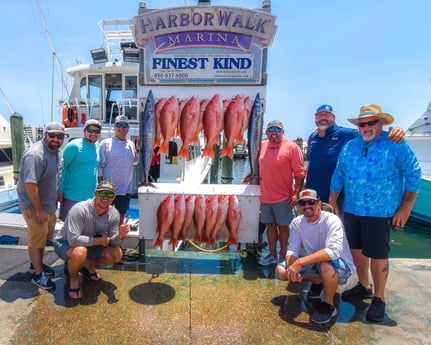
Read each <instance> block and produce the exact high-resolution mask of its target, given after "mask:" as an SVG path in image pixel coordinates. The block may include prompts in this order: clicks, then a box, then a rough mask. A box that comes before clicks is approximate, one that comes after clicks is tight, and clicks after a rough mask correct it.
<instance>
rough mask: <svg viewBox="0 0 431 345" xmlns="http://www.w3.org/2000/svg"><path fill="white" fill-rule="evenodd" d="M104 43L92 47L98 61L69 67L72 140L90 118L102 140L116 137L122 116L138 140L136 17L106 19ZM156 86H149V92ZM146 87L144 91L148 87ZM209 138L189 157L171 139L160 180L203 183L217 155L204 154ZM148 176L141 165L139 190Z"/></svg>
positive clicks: (65, 108) (67, 116)
mask: <svg viewBox="0 0 431 345" xmlns="http://www.w3.org/2000/svg"><path fill="white" fill-rule="evenodd" d="M99 27H100V29H101V31H102V33H103V37H104V44H103V47H102V48H96V49H92V50H91V51H90V53H91V57H92V60H93V61H92V63H89V64H84V63H79V64H78V65H76V66H73V67H70V68H68V69H67V70H66V72H67V74H68V75H69V76H70V77H71V78H72V79H73V86H72V89H71V91H70V95H69V97H68V98H67V99H66V100H64V101H63V104H62V119H63V123H64V125H65V127H66V133H67V139H66V140H65V142H64V145H66V144H67V143H68V142H69V141H71V140H74V139H75V138H80V137H82V136H83V126H84V124H85V122H86V121H87V120H89V119H97V120H99V121H100V122H101V123H102V125H103V128H102V132H101V139H104V138H107V137H111V136H113V123H114V121H115V118H116V117H117V116H118V115H125V116H126V117H127V118H128V119H129V125H130V129H129V133H128V136H129V139H131V140H132V141H138V140H139V136H140V134H141V128H140V116H141V113H142V112H143V110H144V109H143V108H144V104H143V102H142V99H143V98H142V99H141V101H140V98H139V97H142V96H140V95H139V94H138V91H140V90H139V89H140V88H139V87H138V80H139V65H140V63H139V62H140V61H139V49H138V48H137V47H136V45H135V42H134V38H133V34H132V27H133V20H132V19H116V20H102V21H100V22H99ZM149 90H150V89H149V88H148V89H146V90H145V91H146V92H148V91H149ZM145 91H142V92H145ZM202 144H203V139H202V138H201V140H200V141H199V143H197V144H195V145H191V146H190V147H189V158H188V159H185V158H183V157H178V156H177V149H178V147H179V145H180V139H179V138H178V137H176V138H174V139H173V140H172V143H171V144H170V152H169V155H165V154H163V153H162V154H161V155H160V177H159V179H158V181H160V182H169V183H198V184H199V183H203V182H204V180H205V178H206V176H207V174H208V171H209V169H210V166H211V160H210V159H208V158H207V157H201V154H200V153H201V148H202V146H201V145H202ZM141 179H142V170H141V167H140V166H136V167H135V171H134V180H133V191H134V192H137V188H138V185H139V183H140V180H141Z"/></svg>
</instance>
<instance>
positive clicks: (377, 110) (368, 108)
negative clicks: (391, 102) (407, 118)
mask: <svg viewBox="0 0 431 345" xmlns="http://www.w3.org/2000/svg"><path fill="white" fill-rule="evenodd" d="M367 117H378V118H379V119H381V120H382V122H383V124H384V125H390V124H391V123H392V122H394V117H393V116H392V115H391V114H388V113H382V108H381V107H380V105H378V104H367V105H363V106H362V107H361V110H360V111H359V115H358V117H356V118H354V119H348V120H349V121H350V122H351V123H353V124H354V125H358V122H359V120H360V119H365V118H367Z"/></svg>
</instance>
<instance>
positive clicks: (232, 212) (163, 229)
mask: <svg viewBox="0 0 431 345" xmlns="http://www.w3.org/2000/svg"><path fill="white" fill-rule="evenodd" d="M240 220H241V212H240V208H239V201H238V197H237V196H236V195H234V194H231V195H208V196H205V195H203V194H198V195H194V194H192V195H188V196H185V195H184V194H169V195H168V196H166V197H165V198H164V199H163V200H162V201H161V202H160V205H159V207H158V209H157V232H158V236H157V239H156V241H155V243H154V247H160V248H161V249H163V248H162V247H163V240H164V239H165V236H168V235H169V234H170V240H169V244H171V245H172V246H173V248H176V247H177V245H178V243H179V241H185V240H186V239H187V238H193V239H194V240H195V241H199V242H204V243H207V244H208V245H211V246H214V245H215V244H216V241H217V235H218V234H220V232H221V230H222V228H223V225H225V226H226V229H227V230H228V233H229V238H228V240H227V243H228V244H234V245H237V244H238V239H237V236H238V231H239V225H240ZM193 229H194V230H195V233H194V234H193V233H190V232H191V231H192V230H193Z"/></svg>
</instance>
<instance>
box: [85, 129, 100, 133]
mask: <svg viewBox="0 0 431 345" xmlns="http://www.w3.org/2000/svg"><path fill="white" fill-rule="evenodd" d="M86 131H87V132H88V133H94V134H100V129H93V128H87V129H86Z"/></svg>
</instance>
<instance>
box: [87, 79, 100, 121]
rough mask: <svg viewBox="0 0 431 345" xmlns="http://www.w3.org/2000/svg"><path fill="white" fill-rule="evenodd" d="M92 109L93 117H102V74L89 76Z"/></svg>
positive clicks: (89, 97) (91, 115)
mask: <svg viewBox="0 0 431 345" xmlns="http://www.w3.org/2000/svg"><path fill="white" fill-rule="evenodd" d="M87 99H88V100H89V106H90V109H91V114H90V117H91V118H97V119H102V107H101V105H102V102H101V100H102V99H103V97H102V76H101V75H89V76H88V98H87Z"/></svg>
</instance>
